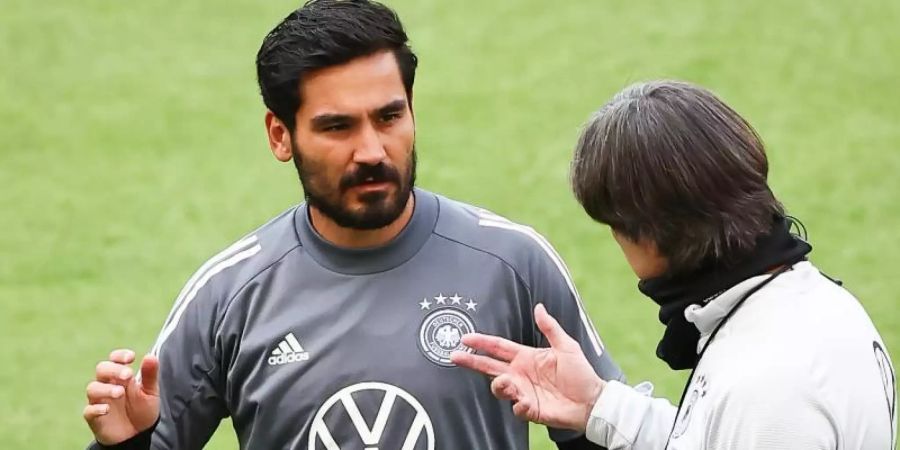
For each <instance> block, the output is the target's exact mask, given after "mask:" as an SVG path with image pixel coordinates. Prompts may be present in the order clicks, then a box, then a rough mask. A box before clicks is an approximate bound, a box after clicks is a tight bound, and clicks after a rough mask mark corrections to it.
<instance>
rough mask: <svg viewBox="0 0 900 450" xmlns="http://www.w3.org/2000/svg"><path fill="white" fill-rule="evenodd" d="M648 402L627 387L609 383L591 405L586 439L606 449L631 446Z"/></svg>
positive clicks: (640, 394)
mask: <svg viewBox="0 0 900 450" xmlns="http://www.w3.org/2000/svg"><path fill="white" fill-rule="evenodd" d="M650 401H651V399H650V398H648V397H647V396H646V395H645V394H643V393H641V392H638V391H636V390H635V389H634V388H632V387H630V386H628V385H626V384H623V383H620V382H618V381H609V382H608V383H606V386H604V388H603V391H602V392H601V393H600V396H599V397H597V402H596V403H594V408H593V409H592V410H591V415H590V417H589V418H588V423H587V429H586V430H585V436H587V438H588V439H589V440H590V441H591V442H594V443H596V444H599V445H602V446H604V447H607V448H628V447H630V446H632V445H634V441H635V439H636V437H637V434H638V431H639V430H640V427H641V422H642V421H643V416H644V412H645V411H646V409H647V407H649V403H650Z"/></svg>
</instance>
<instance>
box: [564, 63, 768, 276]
mask: <svg viewBox="0 0 900 450" xmlns="http://www.w3.org/2000/svg"><path fill="white" fill-rule="evenodd" d="M767 175H768V162H767V160H766V154H765V149H764V146H763V143H762V141H761V140H760V138H759V136H758V135H757V134H756V132H755V131H754V130H753V128H752V127H751V126H750V124H749V123H747V121H746V120H744V119H743V118H742V117H741V116H740V115H738V114H737V113H736V112H735V111H734V110H732V109H731V108H730V107H728V105H726V104H725V103H724V102H722V101H721V100H720V99H719V98H717V97H716V96H715V95H714V94H713V93H711V92H709V91H708V90H706V89H704V88H701V87H699V86H695V85H692V84H689V83H685V82H678V81H653V82H648V83H640V84H635V85H632V86H629V87H628V88H626V89H624V90H623V91H621V92H620V93H618V94H617V95H616V96H615V97H614V98H613V99H612V100H610V101H609V102H608V103H607V104H606V105H604V106H603V107H602V108H601V109H600V110H599V111H598V112H597V113H596V114H595V115H594V116H593V117H592V118H591V119H590V120H589V121H588V123H587V125H586V126H585V128H584V130H583V132H582V135H581V137H580V138H579V141H578V144H577V148H576V150H575V158H574V161H573V165H572V186H573V189H574V191H575V196H576V197H577V199H578V201H579V202H580V203H581V205H582V206H583V207H584V209H585V211H586V212H587V213H588V214H589V215H590V216H591V217H592V218H593V219H594V220H596V221H598V222H601V223H605V224H608V225H609V226H610V227H612V228H613V230H615V231H616V232H618V233H620V234H622V235H624V236H626V237H628V238H629V239H631V240H633V241H635V242H638V241H641V240H649V241H652V242H653V243H655V244H656V246H657V247H658V248H659V250H660V253H661V254H662V256H664V257H666V259H667V260H668V262H669V267H670V273H672V274H677V273H683V272H688V271H692V270H696V269H698V268H700V267H701V266H705V265H708V264H716V265H724V266H728V265H731V264H734V263H736V262H737V261H738V260H740V259H741V258H742V257H743V256H744V255H746V254H748V253H749V252H750V251H751V250H752V249H753V247H754V245H755V243H756V239H757V238H758V237H760V236H762V235H764V234H766V233H768V232H769V231H770V229H771V227H772V224H773V218H774V217H775V216H776V215H781V214H783V208H782V206H781V204H780V203H779V202H778V200H777V199H776V198H775V196H774V195H773V194H772V191H771V190H770V189H769V186H768V183H767Z"/></svg>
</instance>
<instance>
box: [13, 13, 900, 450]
mask: <svg viewBox="0 0 900 450" xmlns="http://www.w3.org/2000/svg"><path fill="white" fill-rule="evenodd" d="M389 4H391V5H392V6H394V7H395V8H396V9H397V10H398V11H399V13H400V15H401V17H402V19H403V20H404V22H405V24H406V26H407V28H408V31H409V33H410V36H411V38H412V41H413V44H414V47H415V49H416V50H417V52H418V54H419V57H420V60H421V66H420V71H419V75H418V78H417V85H416V114H417V116H416V117H417V123H418V148H419V153H420V176H419V179H420V180H421V181H420V185H421V186H423V187H426V188H428V189H431V190H435V191H438V192H441V193H443V194H445V195H448V196H450V197H453V198H456V199H459V200H463V201H467V202H470V203H474V204H477V205H480V206H484V207H486V208H489V209H492V210H493V211H495V212H497V213H500V214H502V215H505V216H507V217H509V218H511V219H513V220H516V221H521V222H525V223H528V224H531V225H533V226H534V227H535V228H536V229H538V230H539V231H541V232H542V233H543V234H545V235H546V236H547V237H548V238H549V239H550V241H551V242H553V243H554V244H555V245H556V247H557V249H558V250H559V251H560V253H561V254H562V255H563V256H564V257H565V258H566V260H567V262H568V265H569V267H570V268H571V270H572V272H573V274H574V276H575V279H576V282H577V284H578V286H579V288H580V290H581V293H582V295H583V297H584V298H585V299H586V300H587V301H588V303H589V307H590V313H591V317H592V319H593V320H594V321H595V322H596V324H597V326H598V328H599V329H600V331H601V333H602V335H603V337H604V340H605V342H606V344H607V346H608V347H609V348H610V349H611V351H612V352H613V354H614V356H615V357H616V359H617V360H618V362H619V363H620V364H621V365H622V366H623V367H624V369H625V370H626V373H627V374H628V376H629V378H630V379H631V380H632V381H639V380H643V379H650V380H652V381H654V382H655V383H656V385H657V393H659V394H661V395H665V396H667V397H669V398H671V399H677V396H678V395H679V394H680V391H681V387H682V383H683V381H684V378H685V374H684V373H674V372H671V371H669V370H668V369H667V368H666V367H665V365H664V364H663V363H662V362H660V361H658V360H657V359H656V358H655V357H654V356H653V353H654V349H655V346H656V342H657V340H658V338H659V336H660V335H661V332H662V328H661V326H660V325H659V324H658V323H657V322H656V310H655V308H654V307H653V305H652V303H651V302H650V301H648V300H646V299H645V298H642V297H641V295H640V294H639V293H638V292H637V290H636V289H635V283H636V279H635V278H634V276H633V274H632V273H631V272H630V271H629V269H628V267H627V266H626V263H625V261H624V259H623V258H622V257H621V256H620V254H619V253H618V249H617V247H616V246H615V244H614V242H613V240H612V239H611V238H610V236H609V234H608V232H607V231H606V230H605V229H604V228H603V227H600V226H597V225H595V224H593V223H592V222H590V221H589V219H588V218H587V217H586V216H585V215H584V214H583V213H582V212H581V210H580V209H579V207H578V206H577V204H576V203H575V202H574V200H573V199H572V197H571V195H570V193H569V191H568V187H567V181H566V176H567V169H568V161H569V157H570V153H571V149H572V147H573V143H574V141H575V137H576V135H577V132H578V129H579V125H580V124H581V123H582V122H583V121H584V120H585V119H586V118H587V117H588V115H589V114H590V113H591V112H592V111H593V110H595V109H596V108H598V107H599V106H600V105H601V104H602V103H603V102H604V101H605V100H606V99H607V98H608V97H610V96H611V95H612V94H613V93H614V92H616V91H617V90H619V89H620V88H622V87H623V86H625V85H626V84H629V83H631V82H634V81H639V80H645V79H650V78H658V77H675V78H681V79H686V80H691V81H694V82H698V83H701V84H703V85H705V86H707V87H709V88H711V89H713V90H715V91H716V92H717V93H719V94H720V95H721V96H722V97H723V98H724V99H725V100H726V101H727V102H729V103H730V104H731V105H732V106H733V107H734V108H735V109H737V110H738V111H739V112H741V113H742V114H743V115H745V116H746V117H747V118H748V119H749V120H750V122H751V123H753V124H754V125H755V126H756V128H757V129H758V130H759V132H760V134H761V135H762V136H763V138H764V139H765V140H766V142H767V144H768V148H769V157H770V161H771V172H772V174H771V182H772V185H773V186H774V189H775V191H776V193H777V194H778V195H779V197H780V198H781V199H782V200H783V201H784V203H785V204H786V206H787V207H788V209H789V210H790V212H791V213H793V214H794V215H796V216H797V217H799V218H801V219H802V220H803V221H804V222H805V224H806V226H807V227H808V228H809V237H810V239H811V241H812V243H813V245H814V246H815V250H814V252H813V255H812V257H813V260H814V261H815V262H816V263H817V264H818V265H819V266H820V267H821V268H823V270H825V271H826V272H827V273H829V274H831V275H833V276H837V277H839V278H842V279H843V280H845V282H846V286H847V287H848V288H849V289H850V290H851V291H853V292H854V293H855V294H856V295H857V296H858V297H859V298H860V299H861V301H862V302H863V304H864V305H865V307H866V309H867V310H868V311H869V313H870V314H871V315H872V317H873V318H874V320H875V322H876V324H877V326H878V328H879V329H880V331H881V333H882V335H883V336H884V338H885V340H886V342H887V344H888V346H889V349H890V350H893V351H894V355H895V360H897V359H898V356H897V355H898V354H900V312H898V299H900V294H898V292H900V276H898V275H897V267H900V252H898V251H897V250H898V245H897V242H898V230H900V203H898V199H897V197H898V195H900V177H898V176H897V174H898V172H900V152H898V147H900V126H898V122H900V58H898V54H900V53H898V52H900V31H898V30H900V28H898V26H897V24H898V23H900V2H897V1H894V0H863V1H850V0H835V1H829V2H821V1H815V0H807V1H796V0H790V1H782V2H762V1H749V2H725V1H712V0H685V1H680V2H616V1H595V0H591V1H587V0H583V1H560V2H548V1H546V0H492V1H475V0H455V1H448V0H403V1H392V2H389ZM297 5H298V3H297V2H295V1H291V2H288V1H284V0H270V1H248V0H230V1H227V2H211V1H194V2H182V1H173V0H164V1H163V0H160V1H154V2H125V1H113V0H81V1H77V2H74V1H72V2H63V1H60V0H55V1H50V2H34V1H30V0H0V186H2V187H0V230H2V231H0V362H2V363H0V405H3V407H2V408H0V443H2V444H0V447H3V448H10V449H12V448H41V449H62V448H79V447H81V446H83V445H84V444H85V443H86V442H87V441H88V440H89V436H90V434H89V432H88V430H87V428H86V427H85V426H84V424H83V423H82V419H81V409H82V406H83V404H84V386H85V384H86V383H87V382H88V380H89V379H90V378H91V376H92V371H93V367H94V365H95V364H96V362H97V361H98V360H100V359H101V358H104V357H105V355H106V354H107V352H108V350H109V349H110V348H112V347H118V346H129V347H132V348H137V349H146V348H149V347H150V345H151V343H152V341H153V339H154V337H155V335H156V333H157V331H158V329H159V327H160V325H161V323H162V321H163V319H164V317H165V315H166V314H167V312H168V309H169V307H170V306H171V301H172V299H173V298H174V297H175V295H176V294H177V292H178V291H179V289H180V288H181V285H182V283H183V282H184V281H185V280H187V278H188V276H189V275H190V274H191V273H192V272H193V270H194V269H195V268H196V267H198V266H199V265H200V264H201V263H202V262H203V261H205V260H206V259H207V258H208V257H209V256H211V255H212V254H214V253H215V252H216V251H217V250H218V249H220V248H223V247H224V246H226V245H227V244H228V243H230V242H232V241H234V240H235V239H237V238H239V237H240V236H242V235H243V234H244V233H245V232H247V231H249V230H250V229H252V228H255V227H256V226H258V225H260V224H261V223H263V222H265V221H266V220H267V219H268V218H269V217H270V216H273V215H274V214H276V213H277V212H279V211H281V210H283V209H285V208H287V207H289V206H290V205H292V204H294V203H296V202H298V201H299V199H300V198H301V194H300V189H299V183H298V182H297V181H296V174H295V172H294V169H293V167H292V166H290V165H282V164H279V163H277V162H276V161H275V160H274V159H273V158H272V156H271V154H270V153H269V150H268V148H267V145H266V141H265V136H264V129H263V122H262V116H263V113H264V109H263V106H262V103H261V101H260V99H259V98H258V94H257V88H256V83H255V75H254V57H255V54H256V50H257V48H258V46H259V44H260V42H261V40H262V37H263V36H264V35H265V33H266V32H267V31H268V30H269V29H270V28H271V27H272V26H274V24H275V23H277V22H278V21H279V20H280V19H281V18H282V17H283V16H285V15H286V14H287V13H288V12H289V11H290V10H292V9H293V8H295V7H296V6H297ZM533 436H534V439H533V444H532V448H535V449H550V448H551V446H550V444H549V443H548V441H547V440H546V438H545V433H544V431H543V430H542V429H539V428H535V429H533ZM209 448H212V449H221V450H226V449H235V448H237V447H236V441H235V439H234V437H233V432H232V431H231V429H230V426H229V425H228V424H227V423H226V424H223V426H222V428H221V429H220V432H219V433H218V434H217V436H216V437H215V439H214V441H213V443H212V444H211V445H209Z"/></svg>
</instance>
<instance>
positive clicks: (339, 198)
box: [293, 145, 417, 230]
mask: <svg viewBox="0 0 900 450" xmlns="http://www.w3.org/2000/svg"><path fill="white" fill-rule="evenodd" d="M293 154H294V156H293V161H294V167H296V168H297V175H298V176H299V177H300V184H301V185H302V186H303V193H304V196H305V198H306V202H307V203H308V204H309V206H311V207H314V208H316V209H318V210H319V211H320V212H321V213H322V214H323V215H325V216H326V217H328V218H329V219H331V220H332V221H333V222H334V223H336V224H337V225H338V226H341V227H343V228H350V229H355V230H376V229H379V228H384V227H386V226H388V225H390V224H391V223H393V222H394V221H395V220H397V218H398V217H400V215H401V214H402V213H403V210H404V209H405V208H406V204H407V202H409V196H410V195H412V190H413V188H414V187H415V184H416V159H417V158H416V148H415V145H413V148H412V152H411V153H410V157H409V161H408V162H407V164H406V171H405V172H404V173H401V172H400V170H398V169H397V167H395V166H394V165H392V164H385V163H383V162H382V163H378V164H376V165H358V166H356V168H355V169H354V170H351V171H349V172H347V173H345V174H344V175H343V176H342V177H341V179H340V180H338V183H337V186H333V185H331V184H330V183H329V180H327V179H326V177H325V175H324V170H321V171H320V170H316V169H315V168H313V167H309V165H308V164H305V163H304V162H303V157H302V156H301V155H300V153H299V151H297V150H296V147H295V150H294V152H293ZM382 182H386V183H390V184H393V185H394V186H395V189H394V190H393V192H391V191H388V192H383V191H375V192H367V193H363V194H360V195H359V196H358V197H357V199H358V200H359V202H360V203H362V206H361V207H357V208H351V207H349V206H348V205H347V204H346V202H345V201H344V194H346V193H347V191H348V190H350V189H351V188H353V187H355V186H359V185H361V184H365V183H382Z"/></svg>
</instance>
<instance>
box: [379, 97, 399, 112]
mask: <svg viewBox="0 0 900 450" xmlns="http://www.w3.org/2000/svg"><path fill="white" fill-rule="evenodd" d="M405 108H406V100H403V99H397V100H394V101H392V102H390V103H388V104H386V105H384V106H382V107H381V108H378V109H377V110H375V113H376V114H385V113H393V112H397V111H401V110H403V109H405Z"/></svg>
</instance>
